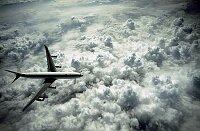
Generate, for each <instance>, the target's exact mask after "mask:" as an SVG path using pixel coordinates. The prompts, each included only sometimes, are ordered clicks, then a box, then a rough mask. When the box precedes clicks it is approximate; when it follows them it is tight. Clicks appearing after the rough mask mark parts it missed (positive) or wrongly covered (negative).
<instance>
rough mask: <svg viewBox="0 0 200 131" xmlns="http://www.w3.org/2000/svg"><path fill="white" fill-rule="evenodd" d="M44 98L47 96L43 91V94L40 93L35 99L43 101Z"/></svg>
mask: <svg viewBox="0 0 200 131" xmlns="http://www.w3.org/2000/svg"><path fill="white" fill-rule="evenodd" d="M45 98H48V96H47V95H46V94H45V93H43V94H42V95H41V96H39V97H38V98H37V99H36V100H37V101H44V100H45Z"/></svg>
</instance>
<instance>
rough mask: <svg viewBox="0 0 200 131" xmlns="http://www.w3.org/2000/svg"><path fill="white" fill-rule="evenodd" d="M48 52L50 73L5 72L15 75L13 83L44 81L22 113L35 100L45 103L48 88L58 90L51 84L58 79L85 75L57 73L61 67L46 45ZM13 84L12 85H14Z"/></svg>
mask: <svg viewBox="0 0 200 131" xmlns="http://www.w3.org/2000/svg"><path fill="white" fill-rule="evenodd" d="M44 47H45V50H46V57H47V65H48V72H30V73H19V72H15V71H11V70H5V71H7V72H10V73H13V74H15V75H16V77H15V79H14V80H13V81H12V83H13V82H15V81H16V80H17V79H18V78H19V77H25V78H33V79H44V82H43V86H42V87H41V88H40V90H39V91H38V92H37V93H36V94H35V96H34V97H33V98H32V99H31V100H30V101H29V102H28V103H27V105H26V106H25V107H24V108H23V110H22V111H25V110H26V109H27V108H28V107H29V106H30V105H31V104H32V103H33V102H34V101H35V100H36V101H44V100H45V98H48V96H47V95H46V94H45V93H44V92H45V90H47V88H51V89H56V87H55V86H54V87H53V86H51V84H52V83H53V82H54V81H55V80H57V79H76V78H80V77H82V76H83V75H82V74H81V73H78V72H57V71H56V68H61V66H55V64H54V62H53V59H52V57H57V56H51V54H50V52H49V49H48V48H47V46H46V45H44ZM12 83H11V84H12Z"/></svg>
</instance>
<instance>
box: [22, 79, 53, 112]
mask: <svg viewBox="0 0 200 131" xmlns="http://www.w3.org/2000/svg"><path fill="white" fill-rule="evenodd" d="M52 83H53V82H50V83H44V85H43V86H42V88H41V89H40V90H39V91H38V92H37V93H36V95H35V96H34V97H33V98H32V99H31V100H30V101H29V103H28V104H27V105H26V106H25V107H24V108H23V110H22V111H25V110H26V109H27V108H28V107H29V106H30V105H31V104H32V103H33V102H34V101H35V100H36V99H37V98H38V97H39V96H40V95H42V93H43V92H44V91H45V90H46V89H47V88H48V87H49V86H50V85H51V84H52Z"/></svg>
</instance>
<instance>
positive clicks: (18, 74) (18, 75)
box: [5, 70, 21, 84]
mask: <svg viewBox="0 0 200 131" xmlns="http://www.w3.org/2000/svg"><path fill="white" fill-rule="evenodd" d="M5 71H7V72H10V73H13V74H15V75H16V77H15V79H14V80H13V81H12V83H13V82H15V81H16V80H17V79H18V78H19V77H20V76H21V74H20V73H18V72H15V71H10V70H5ZM12 83H11V84H12Z"/></svg>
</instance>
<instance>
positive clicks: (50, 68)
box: [44, 45, 56, 72]
mask: <svg viewBox="0 0 200 131" xmlns="http://www.w3.org/2000/svg"><path fill="white" fill-rule="evenodd" d="M44 47H45V50H46V57H47V65H48V71H49V72H56V66H55V64H54V62H53V59H52V57H51V54H50V52H49V49H48V47H47V46H46V45H44Z"/></svg>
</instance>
